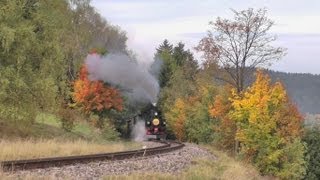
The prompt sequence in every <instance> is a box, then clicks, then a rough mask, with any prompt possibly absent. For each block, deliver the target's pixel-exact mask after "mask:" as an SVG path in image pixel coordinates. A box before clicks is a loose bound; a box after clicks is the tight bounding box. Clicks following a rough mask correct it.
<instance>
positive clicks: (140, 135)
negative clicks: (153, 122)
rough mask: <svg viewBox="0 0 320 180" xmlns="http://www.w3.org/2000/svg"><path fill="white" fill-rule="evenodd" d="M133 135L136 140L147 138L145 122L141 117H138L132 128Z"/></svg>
mask: <svg viewBox="0 0 320 180" xmlns="http://www.w3.org/2000/svg"><path fill="white" fill-rule="evenodd" d="M131 137H132V139H133V140H134V141H138V142H141V141H144V140H146V129H145V122H144V121H143V120H141V119H138V121H137V122H136V124H135V125H134V126H133V128H132V132H131Z"/></svg>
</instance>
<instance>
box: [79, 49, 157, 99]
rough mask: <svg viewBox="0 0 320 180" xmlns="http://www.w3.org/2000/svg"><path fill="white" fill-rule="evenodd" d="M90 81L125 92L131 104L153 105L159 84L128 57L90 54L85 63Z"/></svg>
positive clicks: (143, 68)
mask: <svg viewBox="0 0 320 180" xmlns="http://www.w3.org/2000/svg"><path fill="white" fill-rule="evenodd" d="M85 63H86V65H87V67H88V71H89V79H90V80H102V81H104V82H107V83H109V84H111V85H113V86H119V87H120V88H121V89H123V90H124V91H125V94H126V96H127V97H128V99H129V100H130V101H131V102H141V103H147V102H150V103H155V102H157V96H158V93H159V84H158V81H157V79H156V78H155V76H154V75H155V74H156V73H155V72H152V74H154V75H152V74H151V73H150V72H149V71H148V69H147V68H146V67H144V66H142V65H139V64H138V63H137V62H136V61H134V60H132V59H131V58H130V57H129V56H127V55H125V54H120V53H111V54H108V55H106V56H100V55H97V54H90V55H88V56H87V58H86V61H85Z"/></svg>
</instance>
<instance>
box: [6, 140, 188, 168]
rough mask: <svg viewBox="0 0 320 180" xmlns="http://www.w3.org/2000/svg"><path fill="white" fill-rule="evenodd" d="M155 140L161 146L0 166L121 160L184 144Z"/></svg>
mask: <svg viewBox="0 0 320 180" xmlns="http://www.w3.org/2000/svg"><path fill="white" fill-rule="evenodd" d="M156 142H159V143H160V144H161V146H157V147H153V148H146V149H138V150H131V151H122V152H114V153H100V154H90V155H81V156H65V157H52V158H39V159H26V160H14V161H2V162H0V168H2V170H3V171H16V170H28V169H37V168H48V167H61V166H66V165H71V164H77V163H89V162H97V161H106V160H109V161H110V160H111V161H112V160H122V159H130V158H136V157H144V156H151V155H156V154H162V153H166V152H171V151H174V150H177V149H180V148H182V147H183V146H184V144H182V143H179V142H174V141H156Z"/></svg>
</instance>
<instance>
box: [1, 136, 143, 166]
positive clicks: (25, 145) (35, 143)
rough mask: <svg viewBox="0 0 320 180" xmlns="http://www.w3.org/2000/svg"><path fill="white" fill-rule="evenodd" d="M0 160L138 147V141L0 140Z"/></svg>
mask: <svg viewBox="0 0 320 180" xmlns="http://www.w3.org/2000/svg"><path fill="white" fill-rule="evenodd" d="M0 145H1V150H0V161H5V160H19V159H31V158H41V157H56V156H71V155H84V154H94V153H107V152H117V151H125V150H133V149H139V148H141V146H140V145H139V143H134V142H126V143H125V142H112V143H97V142H90V141H85V140H80V139H78V140H74V141H70V140H64V141H63V140H61V139H60V140H59V139H50V140H48V139H27V140H26V139H24V140H22V139H18V140H15V141H10V140H0Z"/></svg>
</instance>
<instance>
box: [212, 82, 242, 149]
mask: <svg viewBox="0 0 320 180" xmlns="http://www.w3.org/2000/svg"><path fill="white" fill-rule="evenodd" d="M223 90H224V93H220V94H219V95H217V96H216V97H215V99H214V102H213V104H212V105H210V106H209V114H210V117H211V118H212V119H213V121H214V123H213V129H214V133H215V143H216V144H217V145H218V146H219V147H220V148H223V149H226V150H229V151H230V152H232V150H233V149H234V145H235V134H236V124H235V121H233V120H232V119H231V118H230V117H229V112H230V110H231V108H232V107H231V102H230V100H229V97H230V93H228V92H230V89H229V88H228V87H225V88H224V89H223Z"/></svg>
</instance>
